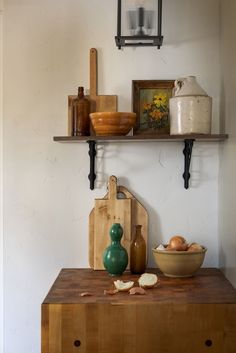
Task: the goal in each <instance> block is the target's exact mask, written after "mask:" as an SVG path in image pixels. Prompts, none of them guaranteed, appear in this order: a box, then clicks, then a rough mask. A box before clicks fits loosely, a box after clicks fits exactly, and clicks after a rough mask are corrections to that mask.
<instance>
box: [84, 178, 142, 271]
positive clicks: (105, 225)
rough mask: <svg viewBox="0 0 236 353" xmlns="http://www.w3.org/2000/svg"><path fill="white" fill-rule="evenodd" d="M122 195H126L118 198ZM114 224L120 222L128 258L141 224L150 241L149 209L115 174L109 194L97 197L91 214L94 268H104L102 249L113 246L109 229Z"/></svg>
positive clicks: (109, 185)
mask: <svg viewBox="0 0 236 353" xmlns="http://www.w3.org/2000/svg"><path fill="white" fill-rule="evenodd" d="M119 195H122V197H123V198H118V196H119ZM113 223H120V224H121V226H122V228H123V232H124V233H123V237H122V242H121V243H122V245H123V246H124V247H125V248H126V250H127V252H128V256H129V258H130V245H131V241H132V234H133V232H134V230H135V225H138V224H141V225H142V234H143V237H144V239H145V241H146V244H148V214H147V211H146V209H145V208H144V207H143V205H142V204H141V203H140V202H138V200H136V198H135V197H134V196H133V195H132V194H131V193H130V192H129V191H128V190H127V189H126V188H125V187H124V186H117V178H116V177H115V176H111V177H110V178H109V183H108V193H107V194H106V195H105V196H104V198H102V199H95V207H94V208H93V209H92V211H91V212H90V215H89V265H90V267H92V268H93V269H94V270H104V266H103V252H104V250H105V249H106V247H107V246H108V245H110V242H111V239H110V234H109V231H110V228H111V226H112V224H113ZM147 248H148V246H147ZM127 268H129V264H128V267H127Z"/></svg>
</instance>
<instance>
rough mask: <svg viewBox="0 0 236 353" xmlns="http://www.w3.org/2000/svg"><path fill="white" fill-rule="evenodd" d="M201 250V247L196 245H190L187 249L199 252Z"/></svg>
mask: <svg viewBox="0 0 236 353" xmlns="http://www.w3.org/2000/svg"><path fill="white" fill-rule="evenodd" d="M201 250H202V246H201V245H200V244H198V243H192V244H190V246H189V247H188V251H201Z"/></svg>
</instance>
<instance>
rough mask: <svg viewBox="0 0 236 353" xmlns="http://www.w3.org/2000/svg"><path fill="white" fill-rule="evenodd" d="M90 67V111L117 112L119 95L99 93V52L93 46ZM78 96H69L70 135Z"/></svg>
mask: <svg viewBox="0 0 236 353" xmlns="http://www.w3.org/2000/svg"><path fill="white" fill-rule="evenodd" d="M89 55H90V57H89V68H90V74H89V79H90V95H89V96H86V98H88V99H89V100H90V112H91V113H92V112H116V111H117V104H118V103H117V102H118V98H117V95H98V54H97V49H95V48H91V49H90V53H89ZM76 98H77V96H76V95H70V96H68V135H69V136H72V105H73V101H74V100H75V99H76Z"/></svg>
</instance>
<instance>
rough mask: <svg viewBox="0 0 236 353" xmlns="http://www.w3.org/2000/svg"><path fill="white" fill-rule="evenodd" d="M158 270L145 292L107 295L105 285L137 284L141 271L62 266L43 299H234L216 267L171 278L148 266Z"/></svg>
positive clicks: (233, 292)
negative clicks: (154, 284)
mask: <svg viewBox="0 0 236 353" xmlns="http://www.w3.org/2000/svg"><path fill="white" fill-rule="evenodd" d="M147 272H150V273H156V274H157V275H158V277H159V285H158V286H157V287H156V288H153V289H151V290H148V291H147V294H146V295H144V296H131V295H127V293H122V292H119V293H117V294H116V295H114V296H106V295H104V293H103V292H104V289H111V288H113V287H114V285H113V282H114V280H117V279H120V280H123V281H127V280H132V281H134V282H135V283H136V284H137V280H138V278H139V275H133V274H131V273H130V272H129V271H126V272H125V273H124V274H123V275H122V276H119V277H116V276H114V277H113V276H110V275H109V274H108V273H107V272H106V271H94V270H92V269H63V270H61V272H60V274H59V276H58V277H57V279H56V281H55V283H54V285H53V286H52V288H51V290H50V291H49V293H48V295H47V297H46V298H45V300H44V303H48V304H51V303H68V304H69V303H100V302H101V303H133V302H138V303H140V304H142V303H144V302H152V303H153V302H157V303H165V302H169V303H185V304H186V303H198V304H209V303H211V304H212V303H215V304H216V303H219V304H224V303H234V304H236V290H235V289H234V288H233V287H232V285H231V284H230V282H229V281H227V279H226V278H225V277H224V275H223V274H222V272H221V271H220V270H218V269H214V268H209V269H206V268H202V269H200V270H199V272H198V273H197V275H196V276H195V277H189V278H170V277H165V276H164V275H163V274H161V273H160V272H159V271H158V269H148V270H147ZM83 292H91V294H92V296H90V297H80V293H83Z"/></svg>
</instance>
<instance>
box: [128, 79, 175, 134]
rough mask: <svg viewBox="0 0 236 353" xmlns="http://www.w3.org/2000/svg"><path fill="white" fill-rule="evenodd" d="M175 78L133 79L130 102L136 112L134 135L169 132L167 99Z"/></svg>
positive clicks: (170, 93)
mask: <svg viewBox="0 0 236 353" xmlns="http://www.w3.org/2000/svg"><path fill="white" fill-rule="evenodd" d="M174 82H175V80H133V81H132V104H133V111H134V112H135V113H136V114H137V122H136V125H135V127H134V135H160V134H162V135H163V134H165V135H169V134H170V119H169V99H170V98H171V97H172V95H173V88H174Z"/></svg>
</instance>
